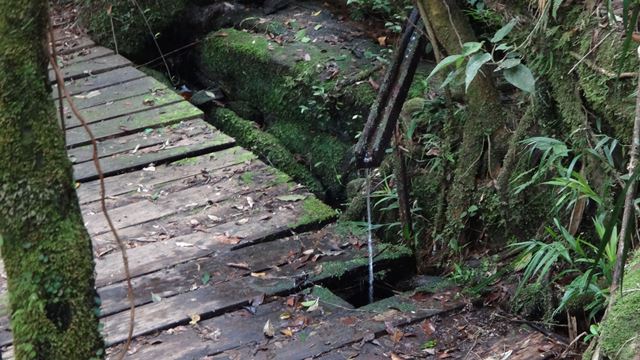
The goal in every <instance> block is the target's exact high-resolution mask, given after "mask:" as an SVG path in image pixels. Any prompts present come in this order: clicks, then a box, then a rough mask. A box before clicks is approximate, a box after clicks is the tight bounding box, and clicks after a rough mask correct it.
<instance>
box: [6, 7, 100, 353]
mask: <svg viewBox="0 0 640 360" xmlns="http://www.w3.org/2000/svg"><path fill="white" fill-rule="evenodd" d="M47 17H48V13H47V1H46V0H3V1H0V34H1V36H0V236H1V237H2V239H3V242H2V258H3V260H4V264H5V269H6V272H7V276H8V287H9V302H10V306H11V328H12V332H13V337H14V344H15V354H16V359H47V360H49V359H91V358H100V357H102V353H103V350H102V349H103V342H102V339H101V336H100V333H99V330H98V319H97V310H98V305H97V294H96V291H95V287H94V275H93V266H94V263H93V257H92V250H91V240H90V238H89V235H88V233H87V231H86V229H85V228H84V225H83V221H82V217H81V214H80V210H79V205H78V200H77V197H76V193H75V189H74V186H73V179H72V172H71V164H70V162H69V160H68V159H67V155H66V152H65V148H64V143H63V133H62V131H61V130H60V128H59V127H58V124H57V121H56V116H55V113H54V107H53V104H52V102H51V100H50V97H49V92H50V86H49V84H48V81H47V55H46V47H45V40H44V39H45V34H46V28H47V22H48V19H47Z"/></svg>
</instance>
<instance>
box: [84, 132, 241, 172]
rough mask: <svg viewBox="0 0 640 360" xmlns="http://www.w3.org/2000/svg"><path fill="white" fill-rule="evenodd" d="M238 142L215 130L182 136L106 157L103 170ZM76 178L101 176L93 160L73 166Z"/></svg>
mask: <svg viewBox="0 0 640 360" xmlns="http://www.w3.org/2000/svg"><path fill="white" fill-rule="evenodd" d="M233 145H235V142H234V140H233V139H232V138H230V137H229V136H227V135H225V134H223V133H221V132H219V131H216V132H214V133H210V134H198V135H196V136H194V137H193V138H188V139H179V140H177V141H176V142H175V143H173V144H171V143H170V144H167V143H166V142H165V143H161V144H159V145H155V146H151V147H146V148H144V149H142V151H140V152H136V153H135V154H134V153H124V154H116V155H113V156H110V157H108V158H103V159H102V160H101V161H100V162H101V168H102V174H103V175H104V176H111V175H115V174H119V173H123V172H126V171H131V170H136V169H142V168H144V167H146V166H148V165H150V164H163V163H167V162H170V161H175V160H180V159H184V158H186V157H190V156H196V155H200V154H202V153H206V152H212V151H216V150H220V149H224V148H228V147H231V146H233ZM73 175H74V178H75V180H76V181H79V182H86V181H91V180H95V179H97V178H98V172H97V170H96V168H95V164H94V163H93V162H92V161H89V162H84V163H81V164H77V165H74V166H73Z"/></svg>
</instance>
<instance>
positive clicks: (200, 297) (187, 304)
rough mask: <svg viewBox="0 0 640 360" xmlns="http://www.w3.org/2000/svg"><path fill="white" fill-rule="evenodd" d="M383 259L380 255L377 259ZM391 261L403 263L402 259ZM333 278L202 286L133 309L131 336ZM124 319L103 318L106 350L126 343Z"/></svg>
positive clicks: (321, 275)
mask: <svg viewBox="0 0 640 360" xmlns="http://www.w3.org/2000/svg"><path fill="white" fill-rule="evenodd" d="M384 256H385V255H384V253H383V254H382V255H381V256H380V257H384ZM324 261H325V260H324V259H320V260H319V262H320V263H323V262H324ZM394 261H406V260H405V259H404V258H402V259H396V260H394ZM318 265H320V264H318ZM344 267H345V270H346V271H347V272H351V271H362V270H364V269H365V268H366V261H349V262H345V263H344ZM271 272H275V271H274V270H271V271H269V272H266V274H269V273H271ZM333 276H334V274H332V273H331V272H330V271H324V270H323V267H322V266H317V267H316V269H315V270H314V271H312V272H309V271H308V270H301V271H298V270H294V271H293V272H289V271H285V270H281V271H279V272H277V273H276V275H274V277H272V278H269V277H268V276H267V275H265V276H264V277H255V276H247V277H242V278H239V279H237V280H233V281H229V282H224V283H220V284H216V286H203V287H200V288H198V289H197V290H194V291H190V292H188V293H184V294H179V295H176V296H173V297H170V298H168V299H163V300H162V301H160V302H157V303H151V304H147V305H142V306H139V307H137V308H136V314H137V319H138V320H137V321H136V328H135V329H134V336H136V337H137V336H141V335H146V334H150V333H152V332H155V331H159V330H164V329H168V328H171V327H174V326H176V325H182V324H186V323H188V322H189V321H190V319H191V316H193V315H194V314H195V315H198V316H200V318H201V319H208V318H211V317H213V316H216V315H218V314H221V313H223V312H227V311H229V310H232V309H236V308H238V307H240V306H242V305H246V304H248V303H249V302H250V301H251V299H253V298H255V297H256V296H261V295H263V294H264V295H265V296H271V295H276V294H287V293H291V292H294V291H295V290H296V289H298V288H300V287H304V286H310V284H313V283H320V282H322V281H325V280H327V279H330V278H332V277H333ZM300 282H301V283H300ZM128 317H129V313H128V312H126V311H125V312H121V313H117V314H114V315H111V316H107V317H105V318H103V321H102V322H103V324H104V335H105V340H106V343H107V346H110V345H114V344H117V343H120V342H123V341H125V340H126V338H127V336H126V334H127V327H128V323H127V319H128Z"/></svg>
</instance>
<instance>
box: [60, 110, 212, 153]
mask: <svg viewBox="0 0 640 360" xmlns="http://www.w3.org/2000/svg"><path fill="white" fill-rule="evenodd" d="M200 116H202V111H200V110H199V109H198V108H196V107H195V106H193V105H191V104H189V103H188V102H185V101H183V102H179V103H175V104H171V105H168V106H163V107H160V108H155V109H150V110H147V111H143V112H139V113H135V114H133V115H127V116H121V117H118V118H114V119H110V120H106V121H101V122H98V123H93V124H89V127H90V129H91V131H92V132H93V135H94V136H95V139H96V140H103V139H107V138H110V137H116V136H124V135H128V134H131V133H134V132H136V131H142V130H144V129H148V128H149V129H150V128H156V127H161V126H166V125H170V124H173V123H177V122H180V121H182V120H191V119H194V118H197V117H200ZM66 137H67V148H74V147H78V146H82V145H87V144H90V143H91V141H90V140H89V139H90V138H89V135H88V134H87V132H86V131H85V129H84V128H83V127H76V128H73V129H69V130H67V131H66Z"/></svg>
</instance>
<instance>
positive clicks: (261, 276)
mask: <svg viewBox="0 0 640 360" xmlns="http://www.w3.org/2000/svg"><path fill="white" fill-rule="evenodd" d="M251 276H253V277H257V278H259V279H265V278H266V277H267V273H266V272H252V273H251Z"/></svg>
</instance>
